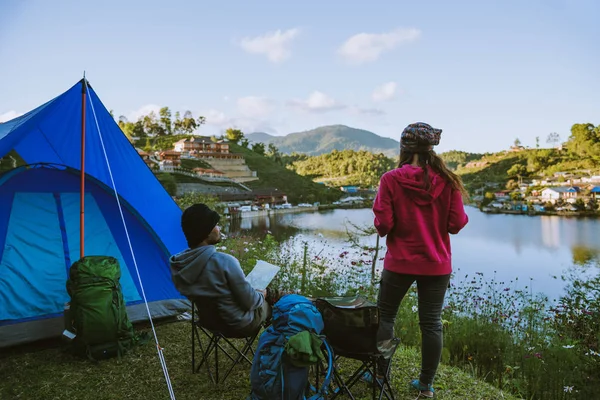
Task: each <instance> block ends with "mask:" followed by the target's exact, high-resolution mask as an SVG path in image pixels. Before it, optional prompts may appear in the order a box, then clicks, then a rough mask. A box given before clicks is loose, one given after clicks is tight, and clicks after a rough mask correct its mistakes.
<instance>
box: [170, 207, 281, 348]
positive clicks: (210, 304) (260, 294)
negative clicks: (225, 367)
mask: <svg viewBox="0 0 600 400" xmlns="http://www.w3.org/2000/svg"><path fill="white" fill-rule="evenodd" d="M219 220H220V216H219V214H218V213H217V212H215V211H213V210H211V209H210V208H209V207H208V206H206V205H205V204H194V205H193V206H191V207H189V208H187V209H186V210H185V211H184V213H183V215H182V217H181V228H182V229H183V233H184V235H185V238H186V240H187V243H188V246H189V248H188V249H186V250H184V251H182V252H181V253H178V254H175V255H173V256H171V258H170V265H171V277H172V279H173V283H174V284H175V287H176V288H177V290H178V291H179V292H180V293H181V294H182V295H184V296H186V297H187V298H188V299H190V300H191V301H194V302H195V303H196V306H197V309H198V315H199V318H200V324H201V325H202V326H203V327H205V328H208V329H212V330H217V331H220V332H221V333H223V334H224V335H225V336H229V337H247V336H251V335H252V334H254V333H255V332H256V331H257V330H258V329H259V328H260V326H261V325H262V324H263V323H264V322H265V321H266V320H267V318H269V316H270V314H271V306H270V305H269V303H268V302H267V301H266V299H265V297H266V291H258V290H255V289H253V288H252V286H251V285H250V283H248V282H247V281H246V279H245V275H244V272H243V271H242V268H241V267H240V263H239V261H238V260H237V259H236V258H235V257H233V256H231V255H229V254H225V253H221V252H219V251H217V250H216V249H215V244H217V243H219V242H220V241H221V231H220V229H219V226H218V225H217V224H218V222H219Z"/></svg>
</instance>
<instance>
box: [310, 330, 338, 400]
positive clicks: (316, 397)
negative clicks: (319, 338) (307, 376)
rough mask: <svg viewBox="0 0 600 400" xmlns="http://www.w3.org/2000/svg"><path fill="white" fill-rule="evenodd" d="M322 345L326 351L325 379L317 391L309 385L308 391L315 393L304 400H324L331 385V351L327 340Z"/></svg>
mask: <svg viewBox="0 0 600 400" xmlns="http://www.w3.org/2000/svg"><path fill="white" fill-rule="evenodd" d="M323 344H324V345H325V348H326V349H327V373H326V374H325V379H323V385H321V387H320V388H319V389H317V388H316V387H314V386H312V385H310V389H311V390H312V391H314V392H315V394H313V395H312V396H310V397H309V398H305V400H324V399H325V396H327V394H328V388H329V384H330V383H331V378H332V377H333V350H332V349H331V346H329V343H327V339H323Z"/></svg>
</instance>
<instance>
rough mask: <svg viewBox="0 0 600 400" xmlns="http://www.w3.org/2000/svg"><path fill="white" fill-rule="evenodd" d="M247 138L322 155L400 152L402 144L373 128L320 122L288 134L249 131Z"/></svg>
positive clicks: (395, 153)
mask: <svg viewBox="0 0 600 400" xmlns="http://www.w3.org/2000/svg"><path fill="white" fill-rule="evenodd" d="M246 138H247V139H248V140H249V141H250V142H251V143H256V142H261V143H265V144H267V145H268V144H274V145H275V146H277V148H278V149H279V151H280V152H282V153H287V154H292V153H302V154H307V155H320V154H325V153H330V152H332V151H333V150H338V151H342V150H354V151H360V150H365V151H369V152H371V153H383V154H385V155H387V156H391V157H393V156H397V155H398V153H399V147H400V144H399V142H398V141H397V140H394V139H390V138H386V137H382V136H379V135H377V134H375V133H373V132H370V131H367V130H363V129H356V128H351V127H348V126H345V125H330V126H321V127H319V128H316V129H312V130H309V131H304V132H296V133H290V134H288V135H286V136H272V135H269V134H267V133H263V132H256V133H250V134H248V135H246Z"/></svg>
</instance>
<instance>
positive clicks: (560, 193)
mask: <svg viewBox="0 0 600 400" xmlns="http://www.w3.org/2000/svg"><path fill="white" fill-rule="evenodd" d="M580 192H581V189H580V188H579V187H577V186H571V187H563V186H559V187H551V188H547V189H544V190H542V200H543V201H545V202H549V203H552V204H554V203H556V202H557V201H558V200H563V201H567V202H569V203H574V202H575V200H576V199H577V197H578V196H579V193H580Z"/></svg>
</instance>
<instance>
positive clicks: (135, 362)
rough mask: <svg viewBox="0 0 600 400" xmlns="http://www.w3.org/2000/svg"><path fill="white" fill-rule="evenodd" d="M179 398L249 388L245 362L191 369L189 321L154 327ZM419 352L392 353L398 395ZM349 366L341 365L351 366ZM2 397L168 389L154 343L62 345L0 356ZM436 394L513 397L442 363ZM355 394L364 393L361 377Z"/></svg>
mask: <svg viewBox="0 0 600 400" xmlns="http://www.w3.org/2000/svg"><path fill="white" fill-rule="evenodd" d="M157 334H158V337H159V340H160V342H161V346H162V347H163V348H164V355H165V358H166V361H167V365H168V368H169V375H170V377H171V382H172V384H173V390H174V392H175V396H176V398H177V399H180V400H185V399H215V400H217V399H245V398H246V396H247V395H248V393H249V391H250V384H249V374H250V369H249V367H248V366H238V367H236V369H235V370H234V372H233V373H232V374H231V375H230V377H229V378H228V380H227V381H226V382H225V384H224V385H220V386H218V387H216V386H214V385H213V384H212V383H211V382H210V379H209V378H208V376H207V375H206V372H205V370H202V372H201V373H200V374H194V375H192V373H191V362H190V354H191V350H190V325H189V322H176V323H170V324H163V325H159V326H157ZM419 362H420V355H419V353H418V351H417V350H415V349H403V348H402V349H399V350H398V352H397V353H396V358H395V364H394V369H393V375H392V383H393V386H394V388H395V390H396V398H397V399H414V398H415V397H416V393H415V392H413V391H411V390H409V388H408V382H409V380H410V379H412V378H414V377H416V376H417V374H418V366H419ZM348 367H352V366H351V365H348V364H345V365H342V368H343V369H345V370H349V369H352V368H348ZM0 376H2V378H3V379H2V381H1V383H0V398H1V399H47V400H50V399H71V400H74V399H94V400H104V399H149V400H151V399H157V400H158V399H161V400H162V399H167V398H169V396H168V391H167V386H166V383H165V380H164V377H163V373H162V370H161V368H160V364H159V362H158V357H157V354H156V350H155V347H154V346H153V344H152V342H150V343H147V344H145V345H143V346H141V347H139V348H137V349H134V350H133V351H132V352H130V353H129V354H127V355H126V356H124V357H123V358H122V359H121V360H118V359H116V358H115V359H110V360H105V361H102V362H100V363H98V364H93V363H91V362H89V361H87V360H81V359H75V358H73V357H72V356H70V355H68V354H66V353H64V352H63V351H61V349H60V348H46V349H41V350H37V351H36V350H27V351H26V352H22V351H21V352H17V353H15V352H13V353H12V354H10V353H9V354H6V353H5V354H4V355H2V356H1V358H0ZM435 386H436V388H437V393H436V398H438V399H441V400H444V399H446V400H450V399H457V400H458V399H461V400H462V399H467V398H468V399H472V400H476V399H514V397H511V396H508V395H506V394H503V393H501V392H500V391H498V390H497V389H495V388H494V387H492V386H491V385H488V384H486V383H482V382H479V381H477V380H475V379H473V378H472V377H470V376H469V375H468V374H466V373H464V372H462V371H460V370H458V369H456V368H451V367H448V366H445V365H442V366H440V370H439V373H438V378H437V380H436V385H435ZM355 388H356V389H355V390H353V394H355V395H358V396H357V398H368V394H369V393H370V391H369V388H367V386H366V385H365V384H364V383H362V382H360V383H358V384H357V385H356V386H355Z"/></svg>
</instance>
